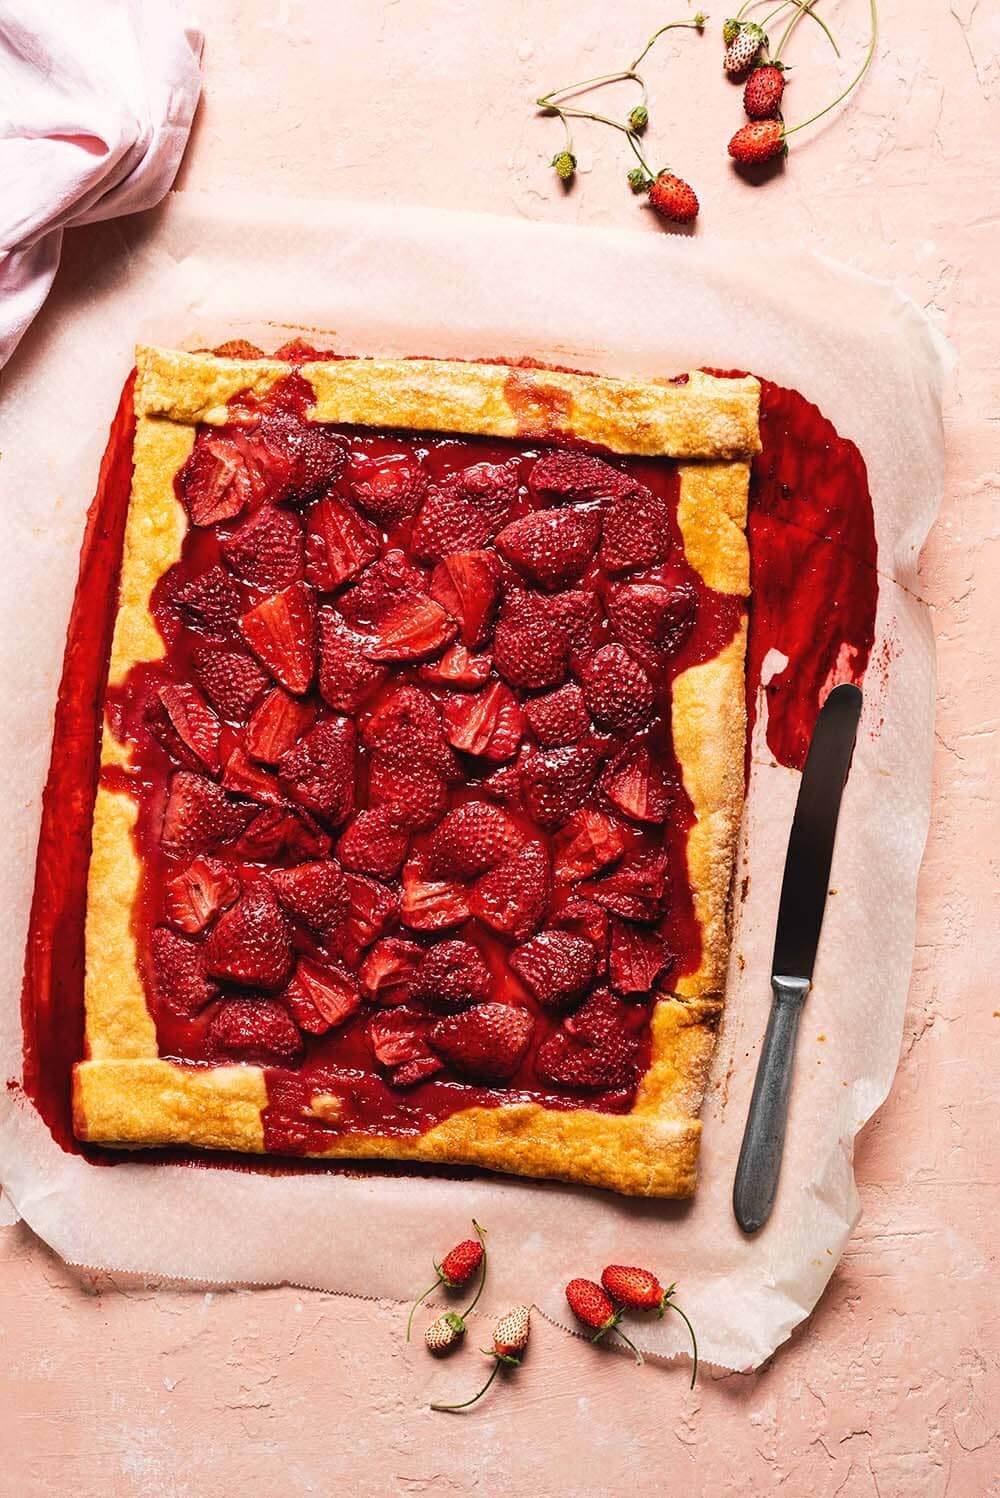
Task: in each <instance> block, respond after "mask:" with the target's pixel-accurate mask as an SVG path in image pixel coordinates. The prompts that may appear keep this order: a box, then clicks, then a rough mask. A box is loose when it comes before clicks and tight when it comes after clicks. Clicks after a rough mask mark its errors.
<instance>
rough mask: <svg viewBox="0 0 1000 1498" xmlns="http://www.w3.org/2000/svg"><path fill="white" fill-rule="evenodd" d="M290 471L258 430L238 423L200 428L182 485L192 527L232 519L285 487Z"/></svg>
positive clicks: (181, 476) (179, 480) (180, 489)
mask: <svg viewBox="0 0 1000 1498" xmlns="http://www.w3.org/2000/svg"><path fill="white" fill-rule="evenodd" d="M285 474H286V469H285V467H284V465H283V464H282V463H281V461H280V459H278V458H277V455H276V454H274V453H272V452H271V451H270V449H269V448H268V446H267V444H266V443H265V442H263V441H262V440H261V438H260V437H259V435H258V434H257V433H255V432H253V431H249V430H243V429H241V428H240V427H235V426H222V427H207V428H202V430H201V431H199V433H198V436H197V438H196V439H195V444H194V447H193V449H192V451H191V456H190V457H189V458H188V460H187V462H186V463H185V464H184V467H183V468H182V469H181V471H180V473H179V474H178V475H177V489H178V492H179V493H180V496H181V498H182V499H183V501H184V503H185V505H186V506H187V511H188V514H189V515H190V517H191V523H192V524H193V525H217V524H218V523H219V521H220V520H232V519H233V518H234V517H235V516H237V515H240V514H242V513H243V511H244V510H245V509H246V508H247V506H248V505H250V506H254V505H258V504H260V502H261V501H262V500H263V499H266V498H267V496H268V491H269V490H275V489H280V488H281V487H283V484H284V478H285Z"/></svg>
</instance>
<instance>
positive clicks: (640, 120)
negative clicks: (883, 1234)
mask: <svg viewBox="0 0 1000 1498" xmlns="http://www.w3.org/2000/svg"><path fill="white" fill-rule="evenodd" d="M628 124H629V129H630V130H634V131H635V133H636V135H641V134H642V132H643V130H645V128H646V126H647V125H648V124H649V110H648V109H647V108H646V106H645V104H637V105H636V106H635V108H634V109H633V111H632V113H631V114H630V115H629V117H628Z"/></svg>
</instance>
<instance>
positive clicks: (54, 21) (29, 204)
mask: <svg viewBox="0 0 1000 1498" xmlns="http://www.w3.org/2000/svg"><path fill="white" fill-rule="evenodd" d="M201 47H202V36H201V33H200V32H198V31H193V30H191V29H190V28H186V27H185V26H184V24H183V22H182V20H181V17H180V13H179V10H178V9H177V6H176V4H175V0H0V366H2V365H3V364H5V363H6V362H7V360H8V359H9V358H10V356H11V354H12V353H13V352H14V350H15V348H16V347H17V345H18V343H19V342H20V340H21V338H22V336H23V335H24V332H25V330H26V329H27V327H28V326H29V324H30V322H31V320H32V318H33V317H34V316H35V314H36V313H37V311H38V309H39V308H40V307H41V305H42V303H43V302H44V300H45V298H46V296H47V295H48V291H49V287H50V286H51V285H52V280H53V277H54V276H55V273H56V269H57V267H58V265H59V255H60V251H61V248H62V235H63V230H64V229H65V228H67V227H70V226H72V225H75V224H90V223H95V222H96V221H97V220H99V219H106V218H115V217H116V216H117V215H118V214H122V213H136V212H138V211H139V210H141V209H143V208H151V207H152V206H153V205H154V204H155V203H158V202H159V200H160V199H161V198H162V197H163V195H164V194H165V193H166V192H167V191H168V189H169V188H170V185H171V183H172V182H173V180H174V176H175V175H176V172H177V168H178V166H179V165H180V159H181V156H182V155H183V153H184V147H185V146H186V144H187V138H188V134H189V132H190V129H191V121H192V119H193V118H194V111H195V107H196V105H197V103H198V94H199V91H200V88H201V77H200V73H199V63H200V59H201Z"/></svg>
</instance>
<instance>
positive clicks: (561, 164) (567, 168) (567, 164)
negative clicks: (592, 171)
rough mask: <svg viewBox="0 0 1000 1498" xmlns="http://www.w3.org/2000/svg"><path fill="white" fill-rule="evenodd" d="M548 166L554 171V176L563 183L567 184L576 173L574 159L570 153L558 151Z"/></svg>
mask: <svg viewBox="0 0 1000 1498" xmlns="http://www.w3.org/2000/svg"><path fill="white" fill-rule="evenodd" d="M550 165H552V166H554V167H555V169H556V176H557V177H558V178H559V179H560V180H561V181H563V182H569V181H570V179H571V178H572V176H573V174H574V172H575V171H576V157H575V156H574V155H573V152H572V151H559V152H558V153H557V154H556V155H555V156H553V158H552V161H551V163H550Z"/></svg>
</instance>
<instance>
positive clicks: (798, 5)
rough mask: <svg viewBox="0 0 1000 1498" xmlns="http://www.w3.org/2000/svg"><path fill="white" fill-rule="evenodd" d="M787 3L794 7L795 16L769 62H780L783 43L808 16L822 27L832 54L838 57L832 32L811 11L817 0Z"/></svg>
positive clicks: (789, 1) (838, 53)
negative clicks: (832, 51)
mask: <svg viewBox="0 0 1000 1498" xmlns="http://www.w3.org/2000/svg"><path fill="white" fill-rule="evenodd" d="M787 3H790V4H792V5H794V6H795V14H794V16H792V19H791V20H790V21H789V23H788V25H787V26H786V27H785V29H784V31H783V32H782V34H781V39H780V41H779V42H778V45H777V47H776V48H775V51H774V56H773V57H772V58H771V61H772V62H779V61H780V59H781V54H782V52H783V51H784V50H785V43H786V42H787V41H788V38H789V37H790V36H791V34H792V32H793V31H794V30H795V28H796V26H797V25H798V24H799V22H800V21H801V20H802V19H803V17H805V16H808V17H809V19H810V20H811V21H815V22H816V24H817V26H820V27H822V29H823V31H824V32H825V33H826V37H827V40H828V41H829V43H830V46H831V47H832V48H833V50H834V52H835V53H836V54H837V56H838V57H839V56H840V48H839V47H838V46H837V43H836V41H835V40H834V36H833V32H832V31H831V30H830V28H829V26H828V25H827V24H826V22H825V21H824V20H823V18H822V16H818V15H817V14H816V12H815V11H814V10H813V6H814V5H815V4H816V3H817V0H786V4H787ZM781 8H782V9H783V8H784V7H781Z"/></svg>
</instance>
